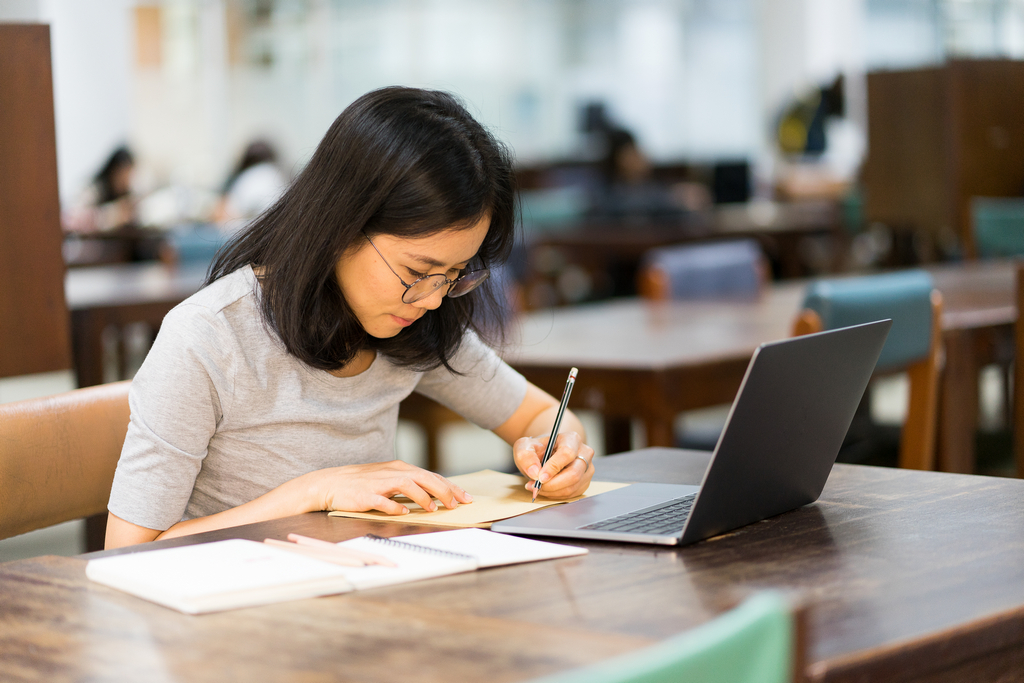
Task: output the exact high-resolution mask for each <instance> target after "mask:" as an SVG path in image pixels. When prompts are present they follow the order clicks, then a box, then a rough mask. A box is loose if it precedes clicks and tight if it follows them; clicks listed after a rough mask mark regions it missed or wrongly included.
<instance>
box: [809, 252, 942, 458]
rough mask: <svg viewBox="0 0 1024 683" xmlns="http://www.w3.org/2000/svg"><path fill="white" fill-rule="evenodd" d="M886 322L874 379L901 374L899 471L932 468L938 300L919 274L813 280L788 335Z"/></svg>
mask: <svg viewBox="0 0 1024 683" xmlns="http://www.w3.org/2000/svg"><path fill="white" fill-rule="evenodd" d="M882 318H892V319H893V325H892V329H891V330H890V332H889V337H888V339H887V340H886V343H885V347H884V348H883V349H882V354H881V356H880V357H879V359H878V365H877V371H876V374H884V373H892V372H900V371H906V373H907V375H908V378H909V380H910V399H909V401H908V407H907V419H906V422H905V423H904V425H903V430H902V433H901V436H900V453H899V465H900V467H905V468H910V469H919V470H930V469H934V468H935V435H936V427H937V415H938V384H939V369H940V364H941V359H942V295H941V294H940V293H939V292H938V290H936V289H935V288H934V286H933V283H932V280H931V276H930V275H929V274H928V273H927V272H925V271H921V270H914V271H903V272H899V273H890V274H885V275H869V276H862V277H854V278H844V279H838V280H819V281H817V282H814V283H812V284H811V285H810V286H809V287H808V291H807V295H806V298H805V300H804V306H803V310H802V311H801V312H800V314H799V315H798V316H797V319H796V322H795V323H794V325H793V334H794V335H801V334H810V333H814V332H821V331H822V330H829V329H835V328H837V327H844V326H847V325H856V324H859V323H865V322H870V321H872V320H879V319H882Z"/></svg>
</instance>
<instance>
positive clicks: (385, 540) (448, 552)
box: [366, 534, 477, 561]
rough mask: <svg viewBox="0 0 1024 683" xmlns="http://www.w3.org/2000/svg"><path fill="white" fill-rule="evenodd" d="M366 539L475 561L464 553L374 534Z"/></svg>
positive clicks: (368, 535) (406, 548)
mask: <svg viewBox="0 0 1024 683" xmlns="http://www.w3.org/2000/svg"><path fill="white" fill-rule="evenodd" d="M366 538H368V539H370V540H371V541H376V542H377V543H383V544H385V545H390V546H394V547H396V548H403V549H405V550H415V551H418V552H421V553H430V554H432V555H444V556H446V557H454V558H458V559H460V560H473V561H476V559H477V558H475V557H474V556H472V555H466V554H465V553H457V552H455V551H454V550H441V549H439V548H429V547H427V546H425V545H417V544H416V543H406V542H405V541H396V540H395V539H393V538H385V537H384V536H377V535H376V534H366Z"/></svg>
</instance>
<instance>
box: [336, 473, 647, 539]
mask: <svg viewBox="0 0 1024 683" xmlns="http://www.w3.org/2000/svg"><path fill="white" fill-rule="evenodd" d="M448 481H450V482H452V483H454V484H458V485H459V486H461V487H462V488H463V489H464V490H465V491H467V492H468V493H469V494H470V495H471V496H473V502H472V503H469V504H465V505H459V506H458V507H457V508H455V509H454V510H449V509H447V508H445V507H443V506H439V507H438V509H437V510H434V511H429V510H424V509H423V508H421V507H420V506H419V505H417V504H416V503H414V502H412V501H411V500H409V499H407V498H404V497H399V498H397V499H396V500H399V501H400V502H401V503H402V504H404V505H405V506H406V507H408V508H409V514H407V515H388V514H385V513H383V512H380V511H378V510H371V511H370V512H348V511H345V510H335V511H334V512H331V513H330V514H331V516H332V517H354V518H356V519H372V520H376V521H381V522H401V523H402V524H426V525H429V526H442V527H449V528H466V527H478V528H482V529H486V528H489V527H490V526H491V524H492V523H493V522H496V521H498V520H499V519H508V518H509V517H515V516H517V515H523V514H526V513H527V512H533V511H535V510H540V509H541V508H545V507H548V506H551V505H561V504H563V503H570V502H572V501H575V500H579V499H581V498H586V497H588V496H594V495H597V494H599V493H605V492H606V491H613V490H615V489H617V488H622V487H623V486H629V484H620V483H617V482H610V481H592V482H590V486H589V488H587V490H586V492H585V493H584V494H583V495H581V496H577V497H576V498H570V499H568V500H552V499H550V498H544V497H541V498H538V499H537V500H533V499H532V498H533V494H531V493H530V492H529V491H527V490H526V482H527V481H529V480H528V479H527V478H526V477H522V476H519V475H517V474H506V473H504V472H495V471H494V470H480V471H479V472H472V473H470V474H460V475H457V476H454V477H448Z"/></svg>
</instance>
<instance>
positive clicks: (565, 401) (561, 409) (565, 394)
mask: <svg viewBox="0 0 1024 683" xmlns="http://www.w3.org/2000/svg"><path fill="white" fill-rule="evenodd" d="M577 372H579V370H577V369H576V368H573V369H572V370H570V371H569V379H568V380H567V381H566V383H565V390H563V391H562V402H561V403H559V404H558V412H557V413H556V414H555V425H554V426H553V427H552V428H551V436H550V437H548V446H547V448H545V449H544V457H543V458H542V459H541V461H540V467H541V469H544V465H545V463H547V461H548V458H550V457H551V453H552V452H554V450H555V439H556V438H557V437H558V428H559V427H560V426H561V424H562V416H563V415H565V407H566V406H567V405H569V394H571V393H572V387H573V385H574V384H575V383H576V373H577ZM537 476H538V477H539V476H540V473H539V472H538V473H537ZM540 487H541V483H540V479H537V480H536V481H535V482H534V484H533V502H535V503H536V502H537V494H538V493H540Z"/></svg>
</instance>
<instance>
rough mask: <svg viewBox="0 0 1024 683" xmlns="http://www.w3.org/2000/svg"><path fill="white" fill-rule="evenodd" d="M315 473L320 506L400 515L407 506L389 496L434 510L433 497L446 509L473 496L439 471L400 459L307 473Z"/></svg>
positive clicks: (407, 509) (435, 505)
mask: <svg viewBox="0 0 1024 683" xmlns="http://www.w3.org/2000/svg"><path fill="white" fill-rule="evenodd" d="M310 474H311V475H312V476H314V477H316V489H315V490H316V491H317V493H316V496H317V498H316V499H317V500H319V501H321V503H322V505H321V507H320V508H319V509H321V510H346V511H349V512H366V511H367V510H380V511H381V512H384V513H386V514H389V515H404V514H407V513H408V512H409V508H407V507H406V506H404V505H402V504H401V503H399V502H397V501H395V500H392V498H393V497H394V496H400V495H401V496H405V497H406V498H408V499H410V500H412V501H413V502H414V503H416V504H417V505H419V506H420V507H422V508H423V509H424V510H430V511H433V510H436V509H437V504H436V503H435V502H434V499H435V498H436V499H437V500H438V501H440V502H441V504H442V505H444V506H445V507H446V508H448V509H449V510H451V509H454V508H456V507H458V505H459V503H471V502H473V497H472V496H470V495H469V494H468V493H466V492H465V491H463V490H462V489H461V488H459V487H458V486H456V485H455V484H453V483H451V482H450V481H448V480H447V479H445V478H444V477H442V476H441V475H439V474H434V473H433V472H430V471H428V470H425V469H423V468H420V467H416V466H415V465H410V464H408V463H406V462H402V461H401V460H392V461H390V462H376V463H368V464H364V465H344V466H342V467H332V468H329V469H325V470H318V471H316V472H312V473H310Z"/></svg>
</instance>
